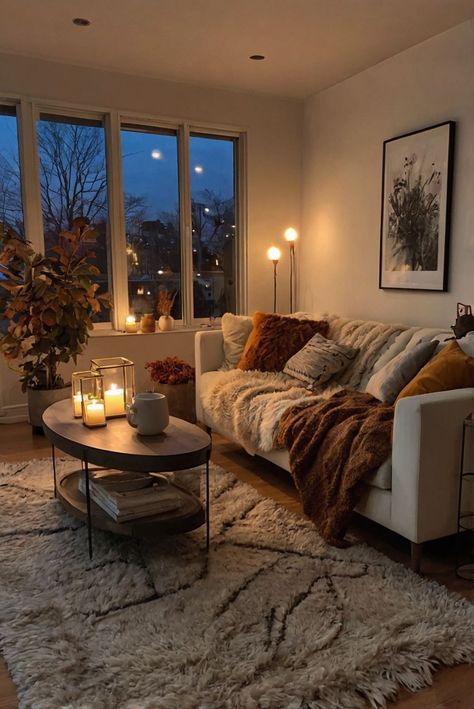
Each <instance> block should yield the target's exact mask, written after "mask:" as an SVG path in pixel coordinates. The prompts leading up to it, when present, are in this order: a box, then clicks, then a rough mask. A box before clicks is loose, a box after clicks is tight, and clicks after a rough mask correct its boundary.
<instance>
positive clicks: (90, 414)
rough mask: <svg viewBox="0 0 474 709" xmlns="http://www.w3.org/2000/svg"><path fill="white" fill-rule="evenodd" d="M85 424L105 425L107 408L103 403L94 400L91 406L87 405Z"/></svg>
mask: <svg viewBox="0 0 474 709" xmlns="http://www.w3.org/2000/svg"><path fill="white" fill-rule="evenodd" d="M84 423H85V424H86V426H104V425H105V408H104V404H103V403H102V402H101V401H97V400H96V399H93V400H92V401H91V402H90V404H86V405H85V411H84Z"/></svg>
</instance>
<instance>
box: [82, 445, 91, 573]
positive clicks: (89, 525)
mask: <svg viewBox="0 0 474 709" xmlns="http://www.w3.org/2000/svg"><path fill="white" fill-rule="evenodd" d="M84 475H85V478H86V503H87V537H88V540H89V559H92V518H91V495H90V489H89V464H88V462H87V458H85V459H84Z"/></svg>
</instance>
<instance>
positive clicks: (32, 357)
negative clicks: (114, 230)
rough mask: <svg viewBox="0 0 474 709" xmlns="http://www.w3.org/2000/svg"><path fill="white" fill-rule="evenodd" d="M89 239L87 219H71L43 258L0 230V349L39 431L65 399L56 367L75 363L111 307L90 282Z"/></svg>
mask: <svg viewBox="0 0 474 709" xmlns="http://www.w3.org/2000/svg"><path fill="white" fill-rule="evenodd" d="M91 236H93V229H92V227H91V226H89V224H88V220H87V219H85V218H82V217H81V218H77V219H74V221H73V224H72V228H71V230H70V231H63V232H62V233H61V234H60V237H59V242H58V245H57V246H55V247H54V248H53V249H51V255H48V256H44V255H43V254H40V253H35V251H34V250H33V248H32V247H31V245H30V243H29V242H27V241H25V240H23V239H20V238H19V237H18V236H17V235H16V234H15V233H14V232H12V231H11V230H9V229H4V228H3V227H0V285H1V288H0V313H1V314H2V316H3V318H4V319H6V320H7V321H8V329H7V332H6V333H4V334H3V335H1V336H0V351H1V352H3V354H4V356H5V357H6V358H7V360H9V361H14V360H17V361H18V367H17V368H18V371H19V372H20V375H21V376H20V382H21V385H22V390H23V391H26V392H27V395H28V411H29V416H30V423H31V424H32V426H33V427H34V428H36V429H39V430H41V423H42V421H41V417H42V414H43V411H44V410H45V409H46V408H47V407H48V406H49V405H50V404H52V403H53V402H54V401H58V400H60V399H65V398H67V397H68V396H69V395H70V387H68V386H66V385H65V384H64V381H63V379H62V377H61V375H60V373H59V371H58V367H59V365H60V364H61V363H67V362H69V360H70V359H73V361H74V362H76V360H77V356H78V355H79V354H81V352H83V350H84V349H85V347H86V345H87V342H88V339H89V330H91V329H92V327H93V323H92V316H93V315H94V314H95V313H98V312H100V310H101V307H103V306H107V307H110V300H109V297H108V295H97V294H96V290H97V288H98V287H99V286H98V285H97V284H95V283H94V282H93V279H94V277H95V276H96V275H97V274H98V273H99V271H98V269H97V268H96V267H95V266H93V265H92V264H91V262H90V259H91V257H92V256H93V253H92V252H90V251H88V249H87V247H85V244H86V242H87V241H90V239H91Z"/></svg>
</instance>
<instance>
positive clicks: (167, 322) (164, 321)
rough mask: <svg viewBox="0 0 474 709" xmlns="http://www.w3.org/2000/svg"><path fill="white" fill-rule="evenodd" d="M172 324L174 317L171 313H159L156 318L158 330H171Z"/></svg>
mask: <svg viewBox="0 0 474 709" xmlns="http://www.w3.org/2000/svg"><path fill="white" fill-rule="evenodd" d="M173 325H174V318H173V317H172V316H171V315H161V316H160V319H159V320H158V327H159V329H160V330H163V331H166V330H172V329H173Z"/></svg>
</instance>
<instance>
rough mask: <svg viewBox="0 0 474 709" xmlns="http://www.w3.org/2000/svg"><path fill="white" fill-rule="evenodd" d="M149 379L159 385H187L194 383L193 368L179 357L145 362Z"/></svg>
mask: <svg viewBox="0 0 474 709" xmlns="http://www.w3.org/2000/svg"><path fill="white" fill-rule="evenodd" d="M145 369H147V370H148V372H149V374H150V379H151V380H152V381H153V382H158V383H159V384H187V383H188V382H193V381H194V374H195V372H194V367H191V365H190V364H188V363H187V362H185V361H184V360H182V359H179V357H165V359H157V360H155V361H153V362H147V363H146V364H145Z"/></svg>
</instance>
